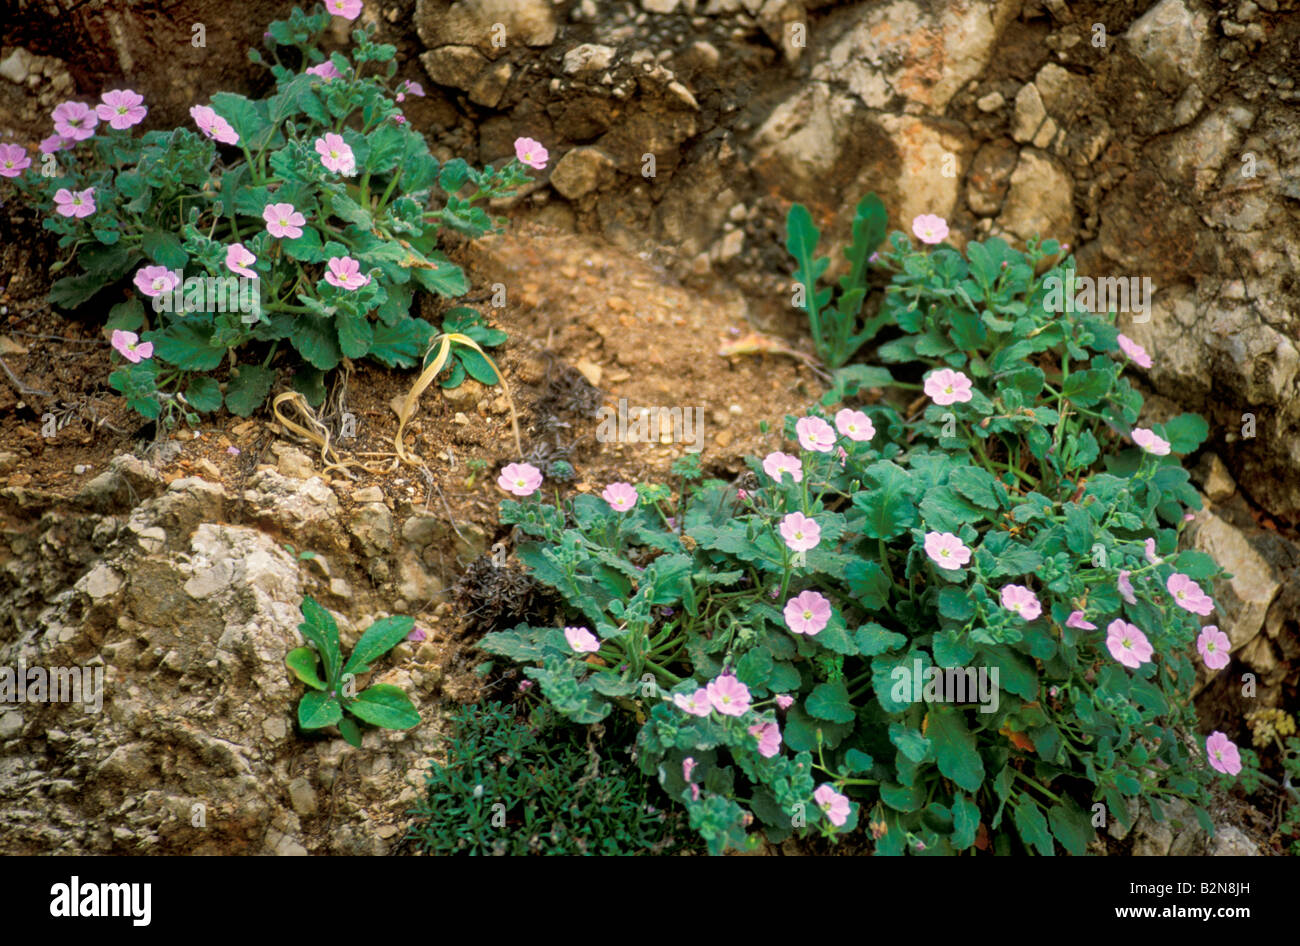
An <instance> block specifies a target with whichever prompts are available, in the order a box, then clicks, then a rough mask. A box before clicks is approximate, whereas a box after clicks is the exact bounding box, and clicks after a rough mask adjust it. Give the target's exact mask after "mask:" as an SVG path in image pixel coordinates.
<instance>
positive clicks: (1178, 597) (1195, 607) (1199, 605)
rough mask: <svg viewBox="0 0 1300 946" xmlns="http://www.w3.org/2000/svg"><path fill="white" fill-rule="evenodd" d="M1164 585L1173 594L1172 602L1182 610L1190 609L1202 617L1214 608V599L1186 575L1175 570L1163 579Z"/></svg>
mask: <svg viewBox="0 0 1300 946" xmlns="http://www.w3.org/2000/svg"><path fill="white" fill-rule="evenodd" d="M1165 587H1166V588H1168V589H1169V593H1170V594H1171V595H1173V596H1174V604H1176V605H1178V606H1179V607H1180V608H1182V609H1183V610H1184V611H1191V612H1192V613H1193V614H1199V615H1201V616H1202V617H1204V616H1205V615H1207V614H1209V613H1210V612H1212V611H1213V610H1214V601H1213V600H1211V598H1210V596H1209V595H1207V594H1206V593H1205V592H1204V591H1202V590H1201V586H1200V585H1198V584H1197V583H1196V582H1194V581H1192V579H1191V578H1189V577H1188V576H1186V575H1184V574H1181V573H1179V572H1175V573H1174V574H1172V575H1170V576H1169V578H1168V579H1166V580H1165Z"/></svg>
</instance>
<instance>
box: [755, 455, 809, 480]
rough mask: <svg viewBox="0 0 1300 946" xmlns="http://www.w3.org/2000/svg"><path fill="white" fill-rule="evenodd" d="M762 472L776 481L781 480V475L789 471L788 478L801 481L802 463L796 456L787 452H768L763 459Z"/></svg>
mask: <svg viewBox="0 0 1300 946" xmlns="http://www.w3.org/2000/svg"><path fill="white" fill-rule="evenodd" d="M763 472H764V473H766V474H767V475H768V476H770V477H772V479H774V480H776V481H777V482H778V483H779V482H781V475H782V474H784V473H789V474H790V478H791V479H793V480H794V481H795V482H796V483H802V482H803V464H802V463H801V462H799V458H798V457H792V456H790V454H788V453H781V452H779V451H777V452H775V453H769V454H768V455H767V456H766V457H765V458H764V459H763Z"/></svg>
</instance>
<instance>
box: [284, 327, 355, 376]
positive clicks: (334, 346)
mask: <svg viewBox="0 0 1300 946" xmlns="http://www.w3.org/2000/svg"><path fill="white" fill-rule="evenodd" d="M293 345H294V347H295V348H296V349H298V353H299V354H301V355H302V356H303V357H304V358H306V359H307V361H308V363H309V364H311V365H312V366H313V367H315V368H319V369H320V370H321V371H329V370H330V369H331V368H335V367H338V363H339V361H341V360H342V358H343V353H342V352H341V351H340V350H339V343H338V333H337V332H336V331H335V329H334V326H333V324H331V323H329V322H327V321H325V320H324V319H321V318H317V317H316V316H314V315H303V316H299V318H298V323H297V326H296V327H295V331H294V336H293Z"/></svg>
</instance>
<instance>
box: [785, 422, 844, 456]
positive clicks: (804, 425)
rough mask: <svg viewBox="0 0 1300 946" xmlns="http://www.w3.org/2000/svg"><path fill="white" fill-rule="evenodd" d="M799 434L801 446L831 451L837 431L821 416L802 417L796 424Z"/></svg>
mask: <svg viewBox="0 0 1300 946" xmlns="http://www.w3.org/2000/svg"><path fill="white" fill-rule="evenodd" d="M794 432H795V433H796V434H798V436H799V446H801V447H803V448H804V449H805V450H816V451H817V452H818V453H830V452H831V448H832V447H833V446H835V431H834V429H833V428H832V427H831V425H830V424H828V423H826V421H824V420H822V419H821V418H820V417H800V418H799V420H798V422H797V423H795V425H794Z"/></svg>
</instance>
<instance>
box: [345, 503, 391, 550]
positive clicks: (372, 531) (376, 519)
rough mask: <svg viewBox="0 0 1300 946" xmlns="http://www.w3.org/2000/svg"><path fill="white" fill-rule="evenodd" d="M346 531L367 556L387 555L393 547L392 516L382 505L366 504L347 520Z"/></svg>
mask: <svg viewBox="0 0 1300 946" xmlns="http://www.w3.org/2000/svg"><path fill="white" fill-rule="evenodd" d="M348 531H349V532H351V533H352V536H353V538H355V539H356V540H357V541H358V542H359V543H360V544H361V549H362V551H363V552H364V553H365V554H366V555H367V556H372V557H373V556H378V555H387V554H388V553H389V552H390V551H391V550H392V546H393V514H392V513H391V512H390V511H389V509H388V507H387V506H386V505H384V504H383V503H366V504H365V505H364V506H362V507H361V508H360V509H358V510H357V511H356V512H355V513H354V514H353V516H352V518H351V520H349V522H348Z"/></svg>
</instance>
